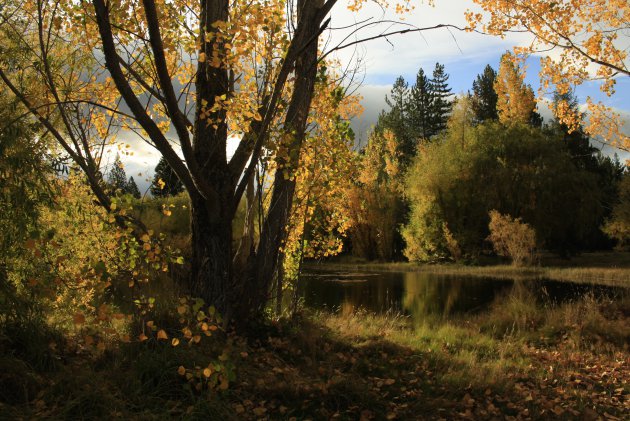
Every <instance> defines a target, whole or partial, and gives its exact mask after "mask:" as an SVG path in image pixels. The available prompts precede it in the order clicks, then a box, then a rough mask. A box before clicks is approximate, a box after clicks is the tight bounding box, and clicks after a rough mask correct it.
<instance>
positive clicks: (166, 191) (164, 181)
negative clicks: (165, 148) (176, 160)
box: [151, 158, 184, 197]
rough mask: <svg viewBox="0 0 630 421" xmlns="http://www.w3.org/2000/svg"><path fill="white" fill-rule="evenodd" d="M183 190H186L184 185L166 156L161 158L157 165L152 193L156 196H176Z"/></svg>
mask: <svg viewBox="0 0 630 421" xmlns="http://www.w3.org/2000/svg"><path fill="white" fill-rule="evenodd" d="M182 191H184V185H183V184H182V182H181V181H180V180H179V178H178V177H177V175H176V174H175V171H173V169H172V168H171V167H170V165H168V162H166V160H165V159H164V158H160V162H158V164H157V166H156V167H155V176H154V177H153V183H152V184H151V194H152V195H153V196H154V197H166V196H175V195H177V194H179V193H181V192H182Z"/></svg>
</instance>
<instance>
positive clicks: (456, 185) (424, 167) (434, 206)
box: [403, 102, 602, 260]
mask: <svg viewBox="0 0 630 421" xmlns="http://www.w3.org/2000/svg"><path fill="white" fill-rule="evenodd" d="M464 105H465V102H463V103H462V104H460V105H458V106H456V108H455V110H454V111H453V118H451V120H450V122H449V128H448V130H447V132H446V133H445V134H444V136H443V137H441V138H438V140H437V141H436V142H434V143H432V144H430V145H427V146H426V147H424V148H423V149H421V152H420V153H419V154H418V156H417V158H416V160H415V161H414V162H413V163H412V165H411V166H410V169H409V172H408V175H407V180H406V187H405V194H406V196H407V197H408V200H409V202H410V204H411V214H410V217H409V223H408V224H407V225H406V226H405V228H404V229H403V236H404V238H405V241H406V244H407V249H406V250H405V255H406V256H407V257H408V258H409V259H410V260H431V259H439V258H446V257H452V258H455V256H454V253H453V251H457V250H459V253H461V255H462V256H464V257H465V256H471V257H474V256H475V255H476V254H478V253H479V252H480V251H481V250H483V249H484V247H485V244H484V240H485V239H486V238H487V237H488V234H489V231H488V223H489V217H488V213H489V211H490V210H493V209H495V210H497V211H498V212H499V213H501V214H504V215H506V214H507V215H510V216H511V217H513V218H521V219H522V220H523V221H524V222H525V223H527V224H529V225H530V226H531V227H532V228H533V229H534V230H535V231H536V233H537V235H538V238H537V240H538V244H539V245H544V247H546V248H548V249H550V250H554V251H557V252H559V253H561V254H567V253H571V252H573V251H575V250H577V249H579V247H580V244H581V241H582V238H583V236H584V235H585V234H586V233H587V232H589V231H590V230H591V229H592V228H593V227H594V226H595V227H596V226H597V223H598V221H599V215H601V213H602V209H601V202H600V192H599V189H598V186H597V182H596V179H595V177H594V176H593V175H592V174H591V173H588V172H587V171H584V170H581V169H579V168H577V167H576V166H575V165H574V163H573V162H572V159H571V157H570V156H569V154H568V153H567V152H566V149H565V147H564V144H563V143H562V141H561V139H560V138H559V137H558V136H555V137H554V136H549V134H548V133H545V132H543V131H542V130H541V129H539V128H535V127H531V126H529V125H526V124H523V123H512V124H509V125H507V126H506V125H503V124H501V123H499V122H492V121H489V122H486V123H483V124H479V125H477V126H474V124H473V121H472V118H471V117H472V116H471V115H470V114H469V113H466V112H464V111H462V110H460V109H459V107H460V106H464ZM455 118H457V119H458V120H459V119H463V121H458V120H455ZM462 127H464V129H462ZM454 245H457V247H454Z"/></svg>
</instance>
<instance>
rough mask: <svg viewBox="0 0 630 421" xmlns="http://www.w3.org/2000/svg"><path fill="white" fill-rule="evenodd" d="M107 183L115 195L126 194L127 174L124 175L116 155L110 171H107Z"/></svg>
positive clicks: (118, 157)
mask: <svg viewBox="0 0 630 421" xmlns="http://www.w3.org/2000/svg"><path fill="white" fill-rule="evenodd" d="M107 182H108V184H109V185H110V187H111V189H112V191H114V192H116V194H124V193H126V192H127V174H126V173H125V168H124V167H123V163H122V161H121V160H120V155H118V154H116V160H115V161H114V164H113V165H112V169H111V170H110V171H109V175H108V177H107Z"/></svg>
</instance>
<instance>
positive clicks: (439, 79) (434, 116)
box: [429, 63, 453, 136]
mask: <svg viewBox="0 0 630 421" xmlns="http://www.w3.org/2000/svg"><path fill="white" fill-rule="evenodd" d="M448 77H449V76H448V74H447V73H446V72H445V71H444V65H443V64H440V63H435V69H434V70H433V77H432V78H431V79H430V80H429V92H430V94H431V105H430V108H429V115H430V127H431V136H433V135H436V134H438V133H439V132H441V131H442V130H444V129H446V123H447V122H448V117H449V115H450V114H451V111H452V109H453V103H452V102H451V100H450V99H449V97H450V96H451V95H452V94H451V88H450V87H449V86H448Z"/></svg>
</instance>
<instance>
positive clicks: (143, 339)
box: [138, 333, 149, 342]
mask: <svg viewBox="0 0 630 421" xmlns="http://www.w3.org/2000/svg"><path fill="white" fill-rule="evenodd" d="M147 339H149V338H148V337H147V335H145V334H144V333H141V334H140V335H138V340H139V341H140V342H144V341H146V340H147Z"/></svg>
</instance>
